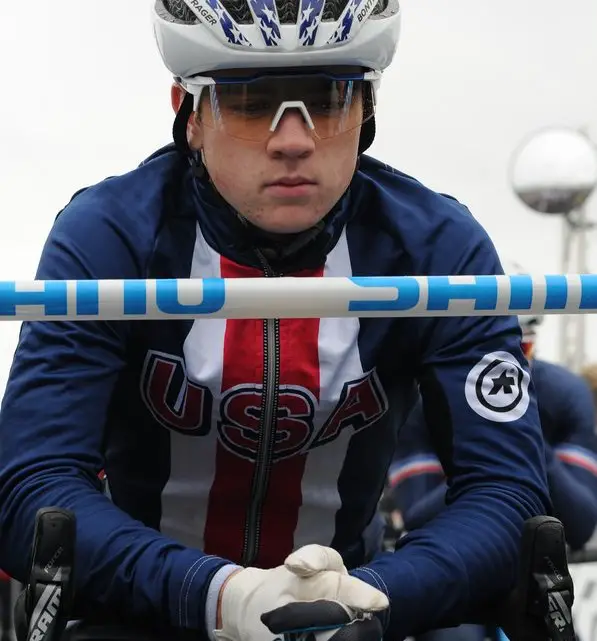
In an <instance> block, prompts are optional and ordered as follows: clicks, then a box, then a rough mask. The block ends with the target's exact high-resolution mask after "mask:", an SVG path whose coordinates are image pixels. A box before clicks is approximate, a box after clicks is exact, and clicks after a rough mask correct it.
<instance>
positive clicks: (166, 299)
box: [156, 278, 226, 315]
mask: <svg viewBox="0 0 597 641" xmlns="http://www.w3.org/2000/svg"><path fill="white" fill-rule="evenodd" d="M197 284H198V283H197ZM197 289H199V287H198V288H197ZM201 293H202V296H203V300H202V301H201V303H199V304H198V305H183V304H182V303H180V302H179V301H178V281H176V280H158V281H156V303H157V306H158V309H159V310H160V311H162V312H164V313H165V314H189V315H196V314H213V313H214V312H217V311H219V310H220V309H222V307H224V302H225V301H226V286H225V284H224V280H223V279H221V278H204V279H203V280H202V281H201Z"/></svg>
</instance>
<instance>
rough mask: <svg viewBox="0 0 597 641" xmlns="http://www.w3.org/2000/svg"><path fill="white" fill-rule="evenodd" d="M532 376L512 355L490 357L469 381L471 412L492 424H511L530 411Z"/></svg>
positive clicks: (468, 401)
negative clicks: (493, 422) (528, 409)
mask: <svg viewBox="0 0 597 641" xmlns="http://www.w3.org/2000/svg"><path fill="white" fill-rule="evenodd" d="M529 381H530V376H529V373H528V372H526V371H525V370H524V369H523V368H522V367H521V365H520V363H519V362H518V361H517V360H516V358H514V356H512V354H509V353H508V352H491V353H490V354H486V355H485V356H484V357H483V358H482V359H481V360H480V361H479V362H478V363H477V364H476V365H475V366H474V367H473V368H472V369H471V371H470V372H469V374H468V376H467V377H466V384H465V387H464V394H465V396H466V401H467V403H468V404H469V406H470V408H471V409H472V410H473V411H474V412H476V413H477V414H478V415H479V416H482V417H483V418H486V419H487V420H489V421H496V422H498V423H509V422H510V421H516V420H518V419H519V418H521V417H522V416H524V414H525V412H526V411H527V408H528V407H529V401H530V398H529Z"/></svg>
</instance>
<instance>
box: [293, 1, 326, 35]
mask: <svg viewBox="0 0 597 641" xmlns="http://www.w3.org/2000/svg"><path fill="white" fill-rule="evenodd" d="M324 2H325V0H301V8H300V24H299V41H300V43H301V45H303V46H309V45H312V44H314V42H315V36H316V35H317V28H318V27H319V19H320V17H321V12H322V11H323V5H324Z"/></svg>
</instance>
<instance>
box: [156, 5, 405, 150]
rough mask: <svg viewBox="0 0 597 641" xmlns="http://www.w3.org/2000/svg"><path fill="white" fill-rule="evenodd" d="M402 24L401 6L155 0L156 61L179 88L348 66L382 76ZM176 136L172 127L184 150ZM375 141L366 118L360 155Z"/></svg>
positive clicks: (178, 128) (177, 129)
mask: <svg viewBox="0 0 597 641" xmlns="http://www.w3.org/2000/svg"><path fill="white" fill-rule="evenodd" d="M400 20H401V12H400V6H399V0H155V4H154V8H153V25H154V33H155V37H156V41H157V44H158V48H159V51H160V55H161V57H162V60H163V61H164V64H165V66H166V68H167V69H168V70H169V71H170V72H171V73H172V74H173V76H174V77H175V78H176V79H177V81H179V82H180V83H181V84H182V85H183V86H185V81H188V80H191V79H192V78H193V76H197V75H209V73H210V72H214V71H218V70H222V69H268V68H270V69H271V68H289V67H324V66H333V65H346V66H359V67H365V68H366V69H367V70H370V71H374V72H377V73H378V74H379V75H381V73H382V72H383V71H384V70H385V69H386V68H387V67H388V66H389V64H390V63H391V62H392V59H393V57H394V54H395V52H396V48H397V46H398V40H399V36H400ZM378 82H379V81H378V80H376V81H373V83H372V90H373V93H374V95H373V98H374V100H375V94H376V90H377V85H378ZM181 111H182V110H181ZM180 115H181V117H180V118H179V120H184V118H185V117H187V116H188V114H187V112H185V111H182V113H181V114H180ZM181 130H182V128H181V126H180V123H178V124H176V123H175V130H174V131H175V140H178V143H180V144H182V145H184V144H185V143H184V140H183V135H182V131H181ZM374 136H375V119H374V118H370V119H369V120H368V121H366V122H365V123H364V124H363V126H362V129H361V139H360V142H359V154H360V153H363V151H365V150H366V149H367V148H368V147H369V146H370V145H371V143H372V142H373V138H374ZM178 143H177V144H178Z"/></svg>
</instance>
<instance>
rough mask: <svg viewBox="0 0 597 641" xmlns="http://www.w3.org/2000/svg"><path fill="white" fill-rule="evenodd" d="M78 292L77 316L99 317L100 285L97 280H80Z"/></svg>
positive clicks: (77, 285)
mask: <svg viewBox="0 0 597 641" xmlns="http://www.w3.org/2000/svg"><path fill="white" fill-rule="evenodd" d="M76 292H77V294H76V301H77V316H97V314H98V312H99V283H98V282H97V281H96V280H78V281H77V283H76Z"/></svg>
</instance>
